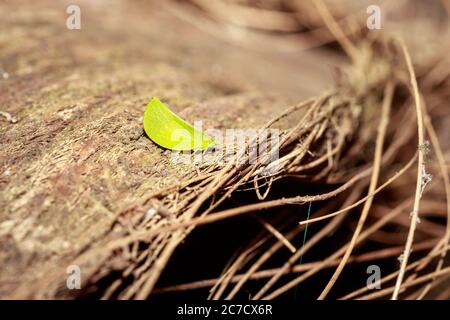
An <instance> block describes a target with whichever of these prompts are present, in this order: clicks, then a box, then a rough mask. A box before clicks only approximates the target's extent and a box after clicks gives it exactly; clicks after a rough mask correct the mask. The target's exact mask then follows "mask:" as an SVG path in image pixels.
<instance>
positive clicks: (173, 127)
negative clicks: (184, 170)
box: [144, 98, 214, 151]
mask: <svg viewBox="0 0 450 320" xmlns="http://www.w3.org/2000/svg"><path fill="white" fill-rule="evenodd" d="M144 130H145V133H146V134H147V135H148V136H149V138H150V139H152V140H153V142H155V143H156V144H158V145H160V146H161V147H163V148H166V149H171V150H178V151H186V150H204V149H206V148H208V147H211V146H213V145H214V140H213V138H211V137H209V136H208V135H206V134H204V133H203V132H202V131H200V130H198V129H197V128H195V127H193V126H192V125H190V124H189V123H187V122H186V121H184V120H183V119H181V118H180V117H179V116H177V115H176V114H175V113H173V112H172V111H170V110H169V108H167V107H166V106H165V105H164V104H163V103H162V102H161V101H159V99H157V98H153V99H152V100H151V101H150V103H149V104H148V105H147V109H145V112H144Z"/></svg>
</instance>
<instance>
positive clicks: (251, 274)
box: [36, 0, 450, 299]
mask: <svg viewBox="0 0 450 320" xmlns="http://www.w3.org/2000/svg"><path fill="white" fill-rule="evenodd" d="M244 2H245V1H244ZM268 3H270V5H268ZM404 5H405V6H408V5H411V3H410V2H408V3H406V4H404ZM439 6H441V4H439ZM225 8H226V10H225ZM170 10H172V11H173V12H176V13H177V14H178V15H180V14H182V15H183V17H184V18H186V17H187V18H186V19H188V20H189V21H192V20H195V21H196V23H197V24H198V23H199V21H200V23H202V22H201V21H203V20H201V19H207V21H206V20H205V21H204V23H203V24H202V25H201V28H203V29H207V30H208V32H210V33H212V34H218V33H220V32H218V29H216V28H222V27H223V26H224V25H225V26H227V25H231V26H232V28H238V29H240V28H244V29H251V31H248V32H252V33H256V37H260V36H261V37H273V38H277V37H278V38H282V40H276V41H282V43H283V46H281V45H280V48H291V47H292V46H297V45H298V46H299V47H301V48H304V47H305V46H307V47H315V46H319V45H324V44H333V43H337V44H339V45H340V48H337V47H336V46H334V47H333V46H332V47H331V48H330V50H334V51H337V52H342V53H343V54H346V55H347V58H348V65H347V66H344V67H342V66H340V67H339V70H338V71H337V73H338V75H337V78H336V86H335V88H334V89H332V90H329V91H327V92H324V93H323V94H322V95H319V96H317V97H312V98H309V99H307V100H305V101H303V102H301V103H298V104H296V105H294V106H292V107H290V108H287V109H286V110H285V111H283V112H282V113H281V114H279V115H278V116H276V117H274V118H273V119H271V120H270V121H268V122H267V123H266V125H265V126H263V127H261V128H260V129H261V130H264V129H267V128H271V127H276V126H277V125H278V124H279V123H280V121H283V119H291V121H290V123H292V119H295V122H294V125H293V126H291V127H290V128H289V129H286V130H283V131H281V134H280V137H279V138H280V141H281V142H280V151H279V152H280V158H279V159H278V160H275V161H273V162H271V163H269V164H267V163H266V161H265V160H267V158H270V156H271V155H270V154H263V155H260V156H259V158H258V161H257V162H256V163H249V161H242V160H245V159H248V158H249V157H251V156H252V154H251V153H252V151H251V150H252V149H251V146H253V145H254V144H255V143H256V144H257V143H258V140H255V141H249V142H248V144H247V145H246V147H245V150H244V152H242V153H239V154H236V156H235V159H234V160H235V161H231V162H229V163H227V164H224V165H218V164H216V165H208V166H205V167H200V168H197V170H196V171H194V172H193V173H192V174H191V175H190V176H189V177H185V178H184V179H183V180H182V181H179V182H177V183H174V184H172V185H169V186H167V187H163V188H159V189H158V190H155V191H154V192H152V193H149V194H146V195H145V196H144V197H143V198H142V199H141V200H140V201H138V202H135V203H132V204H131V205H129V206H127V207H126V208H123V209H121V210H118V211H117V212H116V213H115V214H114V217H113V219H111V221H110V225H109V227H108V228H107V229H106V230H105V231H104V232H103V233H102V234H101V235H98V236H97V240H96V242H95V245H91V244H86V245H85V247H83V248H81V249H80V250H79V254H78V255H77V256H76V257H75V258H74V259H71V262H70V263H72V264H78V265H81V266H83V270H84V277H83V287H84V288H87V289H85V290H83V291H82V292H81V294H80V295H81V296H83V295H86V296H88V295H89V294H90V293H92V292H94V293H95V294H96V295H97V296H99V297H101V298H103V299H111V298H119V299H133V298H134V299H145V298H148V297H152V296H153V295H154V296H155V297H158V296H160V295H161V296H162V295H166V296H170V294H174V293H175V292H178V293H180V292H187V291H191V290H198V289H202V288H207V289H208V292H209V293H208V298H210V299H233V298H236V297H242V296H243V295H246V296H247V295H248V296H249V297H250V298H251V299H275V298H278V297H283V296H284V297H286V296H288V295H290V294H291V293H293V292H295V294H297V293H298V294H299V295H301V297H302V298H308V299H311V298H319V299H325V298H328V297H332V298H340V299H379V298H382V299H386V298H392V299H422V298H433V299H448V298H449V297H450V291H449V290H448V283H449V279H450V267H449V266H448V257H447V251H448V250H449V248H450V247H449V240H450V239H449V237H450V182H449V175H448V159H449V158H448V157H449V154H448V147H449V145H448V144H447V143H446V139H447V136H448V133H446V127H445V125H443V124H442V122H441V119H445V118H447V119H448V117H449V114H448V107H447V105H446V103H447V101H446V100H447V99H448V94H449V92H450V88H449V87H450V80H449V74H450V68H449V60H448V55H447V54H446V49H447V48H448V46H449V44H450V41H448V40H449V37H448V32H445V31H442V32H441V33H440V34H439V36H440V37H441V39H442V43H441V44H440V45H434V46H432V45H429V46H425V45H424V44H423V43H422V44H419V45H418V44H417V43H415V42H411V41H409V40H408V39H407V41H404V40H403V38H404V37H402V36H401V35H399V34H398V33H395V32H392V33H389V32H377V31H374V32H368V31H367V30H364V27H363V25H364V23H365V20H363V22H361V19H360V18H361V15H359V14H358V13H355V14H354V15H348V14H345V13H346V12H348V11H346V10H344V9H343V8H337V7H336V8H335V7H334V6H330V5H329V3H328V2H327V3H324V2H322V1H319V0H317V1H312V2H311V3H308V4H307V5H306V4H305V2H303V1H269V2H267V3H265V6H261V4H260V3H259V2H258V1H250V2H245V3H243V2H242V1H230V2H226V3H225V2H222V1H217V2H211V1H202V0H192V1H182V2H175V3H172V4H171V5H170ZM186 12H189V13H188V14H187V13H186ZM224 12H226V14H223V13H224ZM363 13H364V12H363ZM193 15H194V16H193ZM196 15H198V16H196ZM446 20H447V21H446V22H445V23H446V24H445V25H446V26H447V28H448V16H447V17H446ZM424 32H427V31H424ZM285 36H286V37H285ZM274 41H275V40H274ZM292 41H298V44H297V43H296V44H295V45H293V44H292ZM280 44H281V42H280ZM422 47H427V48H428V49H429V50H428V51H427V50H422V51H420V50H419V49H420V48H422ZM417 48H419V49H417ZM413 50H414V54H412V53H413ZM444 140H445V141H444ZM238 160H240V161H238ZM274 168H275V169H276V170H273V171H272V173H271V174H269V175H267V174H263V172H266V171H267V169H274ZM283 188H289V189H291V190H290V191H289V192H284V191H283V190H284V189H283ZM273 190H276V191H273ZM280 190H281V191H280ZM237 194H245V195H249V194H256V198H257V199H256V200H255V201H253V200H251V199H254V197H252V196H248V199H250V200H247V201H246V202H245V203H240V202H234V203H233V202H232V200H233V198H234V197H235V195H237ZM230 199H231V200H230ZM307 208H309V209H307ZM306 211H307V215H305V212H306ZM149 213H151V214H149ZM242 216H249V217H251V219H253V220H254V221H255V222H256V223H257V224H258V225H259V230H258V231H257V232H254V235H252V237H251V240H249V241H247V242H244V243H239V245H236V246H235V247H234V255H233V256H231V257H229V259H230V260H229V263H228V264H226V265H224V266H223V271H222V273H221V274H220V275H218V276H217V277H216V278H212V279H201V280H198V281H193V282H187V283H181V284H171V285H163V286H161V285H160V284H159V282H158V281H159V280H160V278H161V275H162V274H163V272H164V270H165V268H166V266H167V265H168V264H169V263H170V259H171V257H172V256H173V254H174V252H175V251H176V250H177V248H180V244H182V243H183V241H185V239H186V238H188V236H189V235H190V234H191V233H192V232H193V230H195V228H198V227H200V226H205V228H207V227H208V226H209V225H211V224H220V223H222V222H223V220H225V219H229V220H232V219H235V218H237V217H242ZM308 229H309V230H310V231H308V232H307V230H308ZM311 230H313V232H312V231H311ZM232 232H233V231H232V230H230V236H232ZM223 241H227V240H226V239H224V240H223ZM205 245H207V244H205ZM198 250H202V248H201V247H199V248H198ZM306 254H310V255H311V256H312V257H314V260H312V259H308V260H307V261H304V259H303V257H304V256H305V255H306ZM358 264H359V265H363V266H366V265H369V264H370V265H382V266H383V267H382V271H383V272H382V279H381V287H382V289H380V290H370V289H369V288H367V286H366V285H365V279H366V278H365V277H364V278H363V277H362V280H360V281H355V280H354V278H353V277H352V275H351V274H349V273H348V272H347V273H346V270H347V269H349V268H350V269H351V270H355V268H356V267H355V265H358ZM179 268H180V269H182V268H183V267H182V266H179ZM364 270H365V268H364ZM59 277H60V274H58V273H55V276H54V281H48V283H49V285H46V286H45V293H42V292H44V290H43V289H42V288H39V289H36V290H37V291H38V292H40V293H39V294H42V295H43V296H45V297H66V295H67V293H66V292H64V290H63V289H62V286H63V285H64V283H61V281H58V279H59ZM250 283H252V284H250ZM311 283H313V284H314V285H313V287H314V288H313V289H311ZM305 292H306V293H308V295H306V293H305ZM335 292H337V293H335ZM309 294H310V295H309ZM314 294H317V295H316V296H314ZM305 295H306V296H305Z"/></svg>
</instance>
